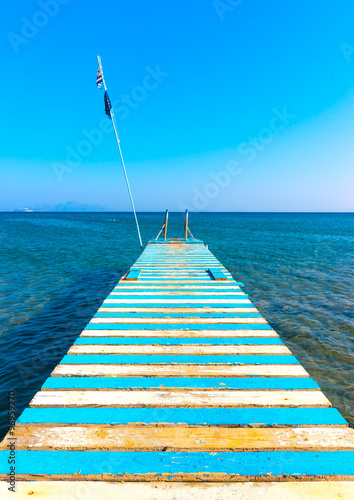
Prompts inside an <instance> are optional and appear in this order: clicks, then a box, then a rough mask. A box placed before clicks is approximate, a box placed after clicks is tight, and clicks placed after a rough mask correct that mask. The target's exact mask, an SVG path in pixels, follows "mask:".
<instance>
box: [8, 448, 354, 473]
mask: <svg viewBox="0 0 354 500" xmlns="http://www.w3.org/2000/svg"><path fill="white" fill-rule="evenodd" d="M8 457H9V451H0V459H1V460H0V473H1V474H7V473H8V470H9V464H8ZM270 472H271V473H272V476H282V475H283V474H286V475H295V476H305V475H309V476H322V475H338V474H339V475H344V476H345V475H353V473H354V452H353V451H321V452H312V451H308V452H294V451H273V452H238V453H237V452H229V453H205V452H199V453H198V452H197V453H196V452H172V451H165V452H148V451H142V452H136V451H85V452H84V453H83V452H78V451H42V450H41V451H39V450H38V451H24V450H17V451H16V474H50V475H52V474H63V475H65V474H78V477H80V476H85V475H87V474H115V475H118V476H121V475H123V474H149V473H154V474H157V475H161V474H177V473H185V474H193V473H194V474H195V473H204V474H210V473H224V474H235V473H237V474H238V475H251V476H264V477H267V479H269V473H270Z"/></svg>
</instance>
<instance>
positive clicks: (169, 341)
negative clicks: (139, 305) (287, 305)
mask: <svg viewBox="0 0 354 500" xmlns="http://www.w3.org/2000/svg"><path fill="white" fill-rule="evenodd" d="M89 344H104V345H107V344H113V345H130V346H131V345H134V344H143V345H190V344H201V345H209V344H212V345H283V342H282V341H281V339H280V338H279V337H278V338H263V337H236V338H233V337H231V338H227V339H226V338H218V337H184V338H183V337H177V338H173V337H172V338H169V337H145V338H138V337H130V338H126V337H78V338H77V339H76V340H75V342H74V344H73V345H89Z"/></svg>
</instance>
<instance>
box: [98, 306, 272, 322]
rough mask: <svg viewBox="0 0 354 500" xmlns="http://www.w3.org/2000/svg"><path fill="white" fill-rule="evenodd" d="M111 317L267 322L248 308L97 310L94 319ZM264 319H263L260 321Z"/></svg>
mask: <svg viewBox="0 0 354 500" xmlns="http://www.w3.org/2000/svg"><path fill="white" fill-rule="evenodd" d="M102 318H105V319H107V320H108V319H110V320H111V321H112V322H113V323H114V322H115V321H118V320H119V321H120V320H123V319H124V320H125V321H129V322H130V321H133V320H134V319H137V318H139V319H140V320H143V319H144V318H145V319H146V320H149V321H150V320H160V321H163V320H168V321H170V320H176V321H181V322H187V321H191V320H192V319H195V320H196V321H200V320H205V322H206V323H207V322H208V321H211V322H216V321H214V320H220V322H225V323H227V322H228V323H230V322H234V321H235V319H236V318H238V319H240V318H241V319H247V320H249V319H252V318H256V322H261V323H266V320H265V319H264V318H262V315H261V314H260V313H258V312H257V313H254V312H252V311H249V310H246V312H241V313H230V312H226V313H225V312H217V313H211V312H204V313H195V312H171V313H169V314H168V313H165V312H158V313H154V312H150V310H149V309H147V310H145V311H144V312H142V313H140V314H139V315H137V314H131V313H127V312H117V311H113V312H97V313H96V314H95V315H94V317H93V320H96V319H97V320H98V319H102ZM260 320H262V321H260Z"/></svg>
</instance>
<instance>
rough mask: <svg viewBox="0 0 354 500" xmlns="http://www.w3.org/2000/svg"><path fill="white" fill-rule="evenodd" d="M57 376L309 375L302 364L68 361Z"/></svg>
mask: <svg viewBox="0 0 354 500" xmlns="http://www.w3.org/2000/svg"><path fill="white" fill-rule="evenodd" d="M52 376H54V377H65V376H67V377H248V376H249V377H252V376H261V377H262V376H263V377H308V376H309V375H308V373H307V372H306V370H305V369H304V368H303V367H302V366H301V365H214V366H209V365H143V364H141V365H140V364H139V365H118V364H117V365H103V364H99V365H98V364H97V365H95V364H87V365H65V364H59V365H58V366H57V367H56V368H55V369H54V371H53V372H52Z"/></svg>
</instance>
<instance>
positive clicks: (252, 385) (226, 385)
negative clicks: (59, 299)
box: [42, 377, 319, 390]
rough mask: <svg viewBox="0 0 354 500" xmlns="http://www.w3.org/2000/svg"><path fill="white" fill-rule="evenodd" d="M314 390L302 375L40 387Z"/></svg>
mask: <svg viewBox="0 0 354 500" xmlns="http://www.w3.org/2000/svg"><path fill="white" fill-rule="evenodd" d="M159 388H169V389H175V390H176V389H186V388H188V389H221V390H225V389H286V390H294V389H318V390H319V386H318V385H317V384H316V382H315V381H314V380H312V379H311V378H309V377H306V378H294V377H288V378H275V377H251V378H247V377H245V378H227V377H223V378H221V377H211V378H205V377H203V378H202V377H193V378H192V377H174V378H172V377H154V378H151V377H126V378H123V377H49V378H47V380H46V381H45V383H44V384H43V386H42V390H44V389H159Z"/></svg>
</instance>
